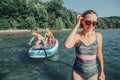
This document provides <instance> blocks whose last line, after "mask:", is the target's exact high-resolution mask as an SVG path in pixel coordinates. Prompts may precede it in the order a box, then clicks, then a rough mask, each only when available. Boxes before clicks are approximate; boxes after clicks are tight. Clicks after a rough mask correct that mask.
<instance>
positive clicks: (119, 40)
mask: <svg viewBox="0 0 120 80" xmlns="http://www.w3.org/2000/svg"><path fill="white" fill-rule="evenodd" d="M97 31H98V32H101V33H102V34H103V56H104V63H105V74H106V80H120V59H119V58H120V36H119V35H120V30H97ZM68 32H69V31H67V32H65V31H59V32H54V35H55V37H56V38H57V39H58V40H59V43H60V45H59V50H58V52H57V53H56V55H54V56H52V57H50V59H52V60H60V61H63V62H65V63H67V64H70V65H73V63H74V59H75V51H74V48H71V49H66V48H64V46H63V41H64V39H65V37H66V36H67V34H68ZM41 34H43V33H41ZM30 38H31V34H30V33H21V34H5V35H3V34H0V80H71V71H72V68H71V67H69V66H67V65H64V64H61V63H58V62H51V61H47V59H32V58H29V57H28V55H27V51H28V50H29V48H30V47H29V46H28V45H27V43H28V42H29V39H30Z"/></svg>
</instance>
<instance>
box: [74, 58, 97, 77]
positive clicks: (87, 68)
mask: <svg viewBox="0 0 120 80" xmlns="http://www.w3.org/2000/svg"><path fill="white" fill-rule="evenodd" d="M73 70H74V71H75V72H77V73H78V74H79V75H81V76H82V77H83V78H89V77H91V76H93V75H95V74H97V73H98V69H97V64H96V59H94V60H82V59H80V58H79V57H76V60H75V63H74V65H73Z"/></svg>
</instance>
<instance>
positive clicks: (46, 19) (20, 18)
mask: <svg viewBox="0 0 120 80" xmlns="http://www.w3.org/2000/svg"><path fill="white" fill-rule="evenodd" d="M63 4H64V0H50V1H46V2H42V0H0V30H3V29H4V30H6V29H31V28H33V27H36V28H45V27H48V26H49V27H50V28H51V29H70V28H72V27H73V25H74V24H75V22H76V15H77V14H80V13H79V12H76V11H74V10H71V9H67V8H66V7H65V6H63ZM98 22H99V24H98V26H97V28H100V29H109V28H120V17H117V16H112V17H99V18H98Z"/></svg>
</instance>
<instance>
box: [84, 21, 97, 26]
mask: <svg viewBox="0 0 120 80" xmlns="http://www.w3.org/2000/svg"><path fill="white" fill-rule="evenodd" d="M85 24H86V25H91V24H92V25H93V26H95V25H97V24H98V22H92V21H85Z"/></svg>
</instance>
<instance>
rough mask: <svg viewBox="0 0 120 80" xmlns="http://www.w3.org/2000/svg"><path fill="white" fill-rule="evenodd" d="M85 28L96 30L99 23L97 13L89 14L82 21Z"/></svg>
mask: <svg viewBox="0 0 120 80" xmlns="http://www.w3.org/2000/svg"><path fill="white" fill-rule="evenodd" d="M82 24H83V29H84V30H87V31H92V30H94V28H95V26H96V25H97V15H96V14H87V15H86V16H85V18H84V19H83V21H82Z"/></svg>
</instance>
